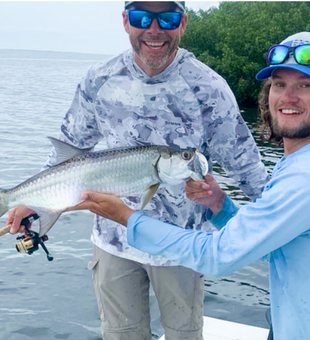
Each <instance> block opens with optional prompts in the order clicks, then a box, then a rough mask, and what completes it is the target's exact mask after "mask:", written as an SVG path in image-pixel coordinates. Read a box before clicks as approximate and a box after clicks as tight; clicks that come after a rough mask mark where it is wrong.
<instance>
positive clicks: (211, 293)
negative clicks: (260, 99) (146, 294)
mask: <svg viewBox="0 0 310 340" xmlns="http://www.w3.org/2000/svg"><path fill="white" fill-rule="evenodd" d="M68 58H69V57H68ZM70 58H72V56H70ZM95 62H97V61H96V60H82V59H81V60H79V59H78V55H76V59H75V60H72V59H71V60H69V59H67V58H63V59H33V58H30V57H28V58H24V59H23V58H21V57H19V58H10V57H8V56H5V57H3V56H1V51H0V74H1V77H0V118H1V124H0V156H1V158H0V187H1V188H10V187H12V186H15V185H17V184H19V183H20V182H22V181H23V180H25V179H27V178H29V177H30V176H32V175H34V174H36V173H37V172H38V171H39V170H40V168H41V166H42V164H43V163H44V162H45V161H46V157H47V155H48V153H49V151H50V147H51V146H50V142H49V141H48V139H47V138H46V136H54V137H57V136H58V133H59V127H60V124H61V121H62V118H63V116H64V114H65V112H66V110H67V109H68V107H69V105H70V104H71V100H72V98H73V94H74V91H75V87H76V85H77V83H78V81H79V80H80V78H81V77H82V75H83V74H84V73H85V71H86V70H87V68H88V67H89V66H90V65H92V64H94V63H95ZM242 114H243V116H244V118H245V120H246V121H247V123H248V125H249V127H250V129H251V131H252V132H253V134H254V136H255V139H256V141H257V143H258V145H259V150H260V152H261V154H262V157H263V161H264V163H265V164H266V166H267V168H268V171H269V172H270V171H271V169H272V168H273V166H274V164H275V162H276V161H277V160H278V159H279V157H281V155H282V150H281V148H276V147H274V146H272V145H271V144H270V143H267V142H262V141H260V140H259V137H258V135H257V133H256V132H255V126H256V124H257V114H256V112H255V111H250V110H246V111H244V112H243V113H242ZM215 172H216V176H215V177H216V179H217V180H218V181H219V182H220V184H221V186H222V187H223V188H225V190H227V191H228V192H229V193H230V194H231V196H232V197H233V198H234V199H236V200H238V201H239V202H240V203H245V202H247V199H246V197H244V195H243V193H242V191H240V190H239V189H238V188H237V187H236V186H235V183H234V181H233V180H231V179H229V178H227V176H226V175H225V173H224V172H223V171H222V169H221V168H220V167H219V166H217V165H216V166H215ZM6 216H7V215H4V216H3V217H2V218H1V219H0V226H3V225H4V223H5V218H6ZM35 223H37V222H35ZM36 228H37V225H36V224H34V229H36ZM91 228H92V215H91V214H90V213H87V212H78V213H77V212H74V213H73V212H72V213H67V214H64V215H62V216H61V217H60V219H59V221H58V222H57V224H56V225H55V226H54V227H53V228H52V229H51V231H50V232H49V240H48V241H47V242H46V246H47V248H48V250H49V252H50V253H51V255H52V256H53V257H54V261H52V262H49V261H47V258H46V255H45V253H44V252H43V250H42V249H40V250H39V251H37V252H35V253H34V254H32V255H31V256H29V255H27V254H20V253H17V252H16V249H15V237H14V236H12V235H5V236H3V237H1V238H0V263H1V266H0V299H1V304H0V321H1V323H0V339H18V340H21V339H33V338H35V339H84V340H85V339H92V340H95V339H100V338H101V331H100V320H99V318H98V313H97V304H96V301H95V295H94V291H93V286H92V282H91V273H90V272H89V270H88V269H87V263H88V261H89V260H90V258H91V254H92V245H91V242H90V240H89V237H90V234H91ZM268 296H269V292H268V282H267V264H266V263H255V264H251V265H249V266H247V267H245V268H243V269H242V270H240V271H238V272H235V273H233V274H231V275H229V276H226V277H221V278H217V279H216V278H210V277H207V278H206V280H205V315H207V316H211V317H216V318H217V317H218V318H222V319H225V320H230V321H236V322H240V323H246V324H250V325H254V326H262V327H267V323H266V321H265V316H264V313H265V310H266V307H267V306H268V305H269V299H268ZM152 303H153V307H152V325H153V332H154V338H156V337H157V336H160V335H161V334H162V328H161V326H160V323H159V312H158V309H157V305H156V302H155V299H154V296H152Z"/></svg>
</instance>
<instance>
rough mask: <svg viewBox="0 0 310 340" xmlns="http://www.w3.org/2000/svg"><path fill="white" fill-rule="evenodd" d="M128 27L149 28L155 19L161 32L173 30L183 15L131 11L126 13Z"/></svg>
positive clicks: (178, 24)
mask: <svg viewBox="0 0 310 340" xmlns="http://www.w3.org/2000/svg"><path fill="white" fill-rule="evenodd" d="M127 15H128V18H129V22H130V25H131V26H133V27H136V28H149V27H150V26H151V24H152V21H153V19H155V18H156V20H157V23H158V26H159V27H160V28H161V29H162V30H174V29H176V28H178V27H179V26H180V23H181V19H182V16H183V13H179V12H160V13H153V12H148V11H142V10H139V9H133V10H130V11H127Z"/></svg>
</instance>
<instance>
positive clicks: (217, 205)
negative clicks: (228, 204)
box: [209, 190, 226, 216]
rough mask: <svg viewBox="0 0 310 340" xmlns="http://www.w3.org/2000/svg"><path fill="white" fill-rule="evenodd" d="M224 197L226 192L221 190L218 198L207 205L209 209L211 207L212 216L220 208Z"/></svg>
mask: <svg viewBox="0 0 310 340" xmlns="http://www.w3.org/2000/svg"><path fill="white" fill-rule="evenodd" d="M225 199H226V193H225V191H223V190H221V192H220V195H219V199H218V200H216V202H215V204H213V205H212V206H209V209H211V211H212V213H213V215H214V216H216V215H217V214H218V213H219V212H220V211H221V210H222V208H223V205H224V202H225Z"/></svg>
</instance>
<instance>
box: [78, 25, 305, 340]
mask: <svg viewBox="0 0 310 340" xmlns="http://www.w3.org/2000/svg"><path fill="white" fill-rule="evenodd" d="M267 64H268V66H267V67H266V68H264V69H262V70H261V71H260V72H259V73H258V74H257V76H256V78H257V79H258V80H264V79H267V81H266V82H265V83H264V86H263V89H262V92H261V95H260V101H259V105H260V110H261V117H262V122H263V125H262V126H263V127H264V134H265V135H268V136H269V139H270V140H272V141H274V142H276V143H278V144H282V145H283V147H284V156H283V157H282V159H280V160H279V162H278V163H277V164H276V166H275V168H274V170H273V173H272V177H271V179H270V180H269V182H268V183H267V184H266V185H265V187H264V190H263V192H262V195H261V197H260V198H258V199H256V201H255V202H254V203H249V204H247V205H244V206H242V207H241V208H240V209H238V208H237V207H236V206H235V205H234V204H233V202H232V201H231V200H230V198H229V197H228V196H226V194H225V193H224V192H223V191H222V190H221V189H220V187H219V186H218V185H217V184H216V182H215V181H214V179H213V177H212V176H211V175H207V176H206V178H205V182H194V181H192V180H190V181H189V182H188V183H187V185H186V188H185V189H186V193H187V197H188V198H190V199H191V200H193V201H195V202H196V203H200V204H203V205H207V206H208V207H210V209H211V210H212V213H213V216H212V217H211V220H212V222H213V224H214V225H215V226H216V227H218V229H219V230H218V231H216V232H213V233H207V232H203V231H195V230H188V229H183V228H178V227H176V226H175V225H170V224H167V223H164V222H162V221H159V220H155V219H152V218H150V217H148V216H146V215H144V214H143V213H142V212H137V211H134V210H132V209H130V208H128V207H127V206H125V205H124V204H123V202H122V201H121V200H119V199H118V198H116V197H114V196H111V195H104V194H98V193H92V192H90V193H83V194H82V195H83V199H86V201H85V202H83V203H82V204H81V205H80V206H78V208H82V209H83V208H84V209H85V208H86V209H90V210H91V211H93V212H95V213H97V214H100V215H102V216H104V217H107V218H110V219H112V220H115V221H117V222H119V223H121V224H123V225H127V237H128V242H129V244H130V245H131V246H133V247H136V248H138V249H140V250H142V251H146V252H148V253H150V254H152V255H163V256H164V257H166V258H167V259H169V260H172V261H175V262H176V263H178V264H180V265H182V266H185V267H188V268H192V269H194V270H195V271H198V272H201V273H203V274H206V275H215V276H220V275H226V274H227V273H229V272H232V271H234V270H238V269H240V268H241V267H243V266H245V265H247V264H249V263H251V262H253V261H256V260H258V259H260V258H263V257H267V258H268V259H269V263H270V265H269V284H270V299H271V319H272V324H273V331H274V339H275V340H294V339H296V340H297V339H298V340H307V339H309V334H310V294H309V287H310V269H309V260H310V212H309V207H310V185H309V183H310V32H301V33H297V34H295V35H292V36H290V37H288V38H287V39H285V40H284V41H283V42H282V43H281V44H280V45H275V46H273V47H271V48H270V50H269V52H268V55H267Z"/></svg>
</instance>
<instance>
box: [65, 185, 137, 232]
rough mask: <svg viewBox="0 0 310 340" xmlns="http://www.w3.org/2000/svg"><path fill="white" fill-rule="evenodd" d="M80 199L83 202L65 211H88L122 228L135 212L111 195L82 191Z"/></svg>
mask: <svg viewBox="0 0 310 340" xmlns="http://www.w3.org/2000/svg"><path fill="white" fill-rule="evenodd" d="M80 198H81V199H82V200H83V202H81V203H79V204H77V205H76V206H74V207H70V208H68V209H66V211H72V210H89V211H91V212H93V213H94V214H97V215H100V216H102V217H105V218H108V219H109V220H112V221H114V222H117V223H119V224H122V225H124V226H126V225H127V221H128V218H129V216H130V215H131V214H132V213H133V212H135V210H133V209H131V208H129V207H128V206H127V205H126V204H125V203H124V202H123V201H122V200H121V199H120V198H118V197H117V196H115V195H112V194H103V193H101V192H96V191H84V192H82V193H81V195H80Z"/></svg>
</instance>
